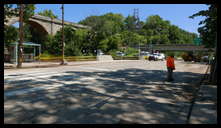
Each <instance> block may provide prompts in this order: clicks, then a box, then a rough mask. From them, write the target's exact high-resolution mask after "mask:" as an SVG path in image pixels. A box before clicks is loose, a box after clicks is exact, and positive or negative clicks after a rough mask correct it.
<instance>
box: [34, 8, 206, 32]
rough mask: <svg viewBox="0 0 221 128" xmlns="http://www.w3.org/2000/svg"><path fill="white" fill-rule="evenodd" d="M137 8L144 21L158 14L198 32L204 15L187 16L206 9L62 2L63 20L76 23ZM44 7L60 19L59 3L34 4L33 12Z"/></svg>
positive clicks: (184, 27)
mask: <svg viewBox="0 0 221 128" xmlns="http://www.w3.org/2000/svg"><path fill="white" fill-rule="evenodd" d="M135 8H136V9H139V18H140V20H141V21H145V20H146V19H147V17H148V16H150V15H159V16H160V17H162V18H163V19H164V20H169V21H170V23H171V24H173V25H176V26H178V27H180V28H182V29H184V30H186V31H189V32H194V33H197V34H198V31H197V29H198V27H199V25H198V24H199V22H200V21H201V20H203V19H205V17H196V18H194V19H190V18H188V17H189V16H191V15H193V14H195V13H197V12H199V11H201V10H207V9H208V5H205V4H64V20H65V21H70V22H74V23H77V22H79V21H81V20H83V19H85V18H86V17H88V16H91V15H103V14H105V13H109V12H112V13H120V14H122V15H123V16H124V17H127V16H128V15H133V11H134V9H135ZM45 9H51V10H52V11H53V12H54V14H55V15H57V16H58V18H59V19H61V16H62V14H61V4H36V10H35V13H38V12H41V11H43V10H45Z"/></svg>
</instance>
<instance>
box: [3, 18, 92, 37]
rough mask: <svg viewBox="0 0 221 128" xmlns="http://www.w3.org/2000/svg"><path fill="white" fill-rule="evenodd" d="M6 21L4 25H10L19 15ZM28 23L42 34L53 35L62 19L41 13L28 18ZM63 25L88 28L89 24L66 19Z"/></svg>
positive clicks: (16, 20) (59, 27) (59, 26)
mask: <svg viewBox="0 0 221 128" xmlns="http://www.w3.org/2000/svg"><path fill="white" fill-rule="evenodd" d="M7 20H8V21H7V23H5V25H8V26H9V25H12V24H14V23H16V22H19V17H18V15H17V14H15V15H14V16H11V17H10V18H7ZM28 24H30V25H31V26H32V27H34V28H36V29H37V30H38V31H39V32H41V33H44V34H50V35H55V34H56V32H57V31H59V30H60V29H61V28H62V20H60V19H53V18H49V17H46V16H41V15H34V16H32V17H30V18H29V19H28ZM64 25H71V26H73V28H74V29H75V30H76V29H90V27H89V26H85V25H81V24H76V23H72V22H68V21H64Z"/></svg>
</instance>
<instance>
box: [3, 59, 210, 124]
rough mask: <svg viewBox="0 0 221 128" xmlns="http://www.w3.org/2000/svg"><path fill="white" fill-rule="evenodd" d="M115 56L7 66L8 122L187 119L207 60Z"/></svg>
mask: <svg viewBox="0 0 221 128" xmlns="http://www.w3.org/2000/svg"><path fill="white" fill-rule="evenodd" d="M175 65H176V70H175V73H174V78H175V81H174V82H165V79H166V73H167V72H166V66H165V61H152V62H149V61H141V60H133V61H110V62H102V63H91V64H90V63H88V64H85V65H78V66H71V65H68V66H59V67H51V68H31V69H10V70H4V123H111V124H114V123H119V122H120V121H121V120H125V121H128V122H135V123H185V121H186V116H187V112H188V108H189V105H190V104H189V99H191V94H192V93H191V92H192V90H193V88H194V86H195V85H196V84H197V83H198V82H199V81H200V79H201V77H202V76H203V73H205V71H206V68H207V66H206V65H204V64H187V63H185V62H181V61H176V62H175Z"/></svg>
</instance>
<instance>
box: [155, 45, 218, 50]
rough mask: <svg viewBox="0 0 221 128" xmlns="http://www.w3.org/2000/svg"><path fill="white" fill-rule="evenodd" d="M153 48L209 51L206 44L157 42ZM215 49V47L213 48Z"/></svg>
mask: <svg viewBox="0 0 221 128" xmlns="http://www.w3.org/2000/svg"><path fill="white" fill-rule="evenodd" d="M152 49H153V50H159V51H208V50H210V49H208V48H205V46H204V45H195V44H155V45H153V46H152ZM211 50H214V49H211Z"/></svg>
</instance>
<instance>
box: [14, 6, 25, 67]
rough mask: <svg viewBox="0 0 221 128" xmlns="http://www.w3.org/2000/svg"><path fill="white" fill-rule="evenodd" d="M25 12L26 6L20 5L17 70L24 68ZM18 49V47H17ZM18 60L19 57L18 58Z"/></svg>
mask: <svg viewBox="0 0 221 128" xmlns="http://www.w3.org/2000/svg"><path fill="white" fill-rule="evenodd" d="M23 12H24V5H23V4H20V9H19V44H18V61H17V68H21V67H22V58H23V57H22V53H23V51H22V46H23V44H22V43H23V38H24V34H23V15H24V14H23ZM16 48H17V47H16ZM16 58H17V57H16Z"/></svg>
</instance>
